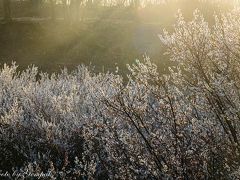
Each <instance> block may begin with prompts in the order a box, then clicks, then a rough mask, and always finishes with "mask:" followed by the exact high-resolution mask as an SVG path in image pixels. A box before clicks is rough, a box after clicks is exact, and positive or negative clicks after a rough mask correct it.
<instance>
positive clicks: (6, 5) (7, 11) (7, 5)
mask: <svg viewBox="0 0 240 180" xmlns="http://www.w3.org/2000/svg"><path fill="white" fill-rule="evenodd" d="M3 9H4V19H5V20H6V21H9V20H11V2H10V0H3Z"/></svg>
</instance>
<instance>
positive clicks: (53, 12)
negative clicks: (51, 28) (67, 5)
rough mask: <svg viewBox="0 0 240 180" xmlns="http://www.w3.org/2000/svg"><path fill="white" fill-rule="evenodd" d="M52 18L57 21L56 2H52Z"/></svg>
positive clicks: (53, 0)
mask: <svg viewBox="0 0 240 180" xmlns="http://www.w3.org/2000/svg"><path fill="white" fill-rule="evenodd" d="M50 3H51V18H52V20H56V15H55V0H51V1H50Z"/></svg>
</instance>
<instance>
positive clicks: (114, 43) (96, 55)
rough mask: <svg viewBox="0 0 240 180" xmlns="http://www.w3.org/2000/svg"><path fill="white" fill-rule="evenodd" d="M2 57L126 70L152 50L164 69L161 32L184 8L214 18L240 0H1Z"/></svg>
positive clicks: (46, 66) (23, 63)
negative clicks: (129, 65)
mask: <svg viewBox="0 0 240 180" xmlns="http://www.w3.org/2000/svg"><path fill="white" fill-rule="evenodd" d="M1 1H2V2H0V17H1V16H2V21H1V23H0V62H9V63H11V62H12V61H16V62H17V63H18V64H19V65H20V67H27V66H28V65H29V64H36V65H37V66H38V67H40V68H41V69H42V70H43V71H48V72H53V71H58V70H59V69H60V68H59V67H61V68H62V67H63V66H67V67H69V68H73V67H75V66H76V65H78V64H81V63H84V64H86V65H89V64H92V65H94V66H95V70H96V71H103V70H104V71H106V70H112V71H113V70H115V66H119V67H120V70H121V71H122V72H123V73H126V66H125V64H126V63H131V62H133V61H134V60H135V59H137V58H139V59H142V55H143V54H145V53H146V54H147V55H149V56H150V57H151V58H152V60H153V61H154V62H155V63H156V64H158V65H159V66H160V69H161V70H162V71H163V70H164V68H165V67H167V66H169V65H170V62H169V61H168V60H167V58H166V57H165V56H163V52H164V51H165V50H164V46H162V45H161V43H160V41H159V38H158V34H159V33H161V32H162V29H163V28H165V29H167V30H172V29H173V24H174V22H175V20H176V19H175V15H176V13H177V11H178V9H181V11H182V13H183V15H184V17H185V18H187V19H191V18H192V12H193V11H194V10H195V9H196V8H198V9H199V10H200V11H201V12H202V13H203V14H204V17H205V18H206V20H207V21H208V22H209V23H212V22H213V20H214V18H213V14H214V13H219V12H225V11H227V10H229V9H232V8H233V6H234V5H236V3H237V1H234V0H232V1H227V0H226V1H215V0H210V1H209V0H205V1H204V0H203V1H202V0H201V1H199V0H180V1H178V0H165V1H163V0H152V1H151V0H149V1H147V0H146V1H145V0H89V1H86V0H62V1H61V0H1Z"/></svg>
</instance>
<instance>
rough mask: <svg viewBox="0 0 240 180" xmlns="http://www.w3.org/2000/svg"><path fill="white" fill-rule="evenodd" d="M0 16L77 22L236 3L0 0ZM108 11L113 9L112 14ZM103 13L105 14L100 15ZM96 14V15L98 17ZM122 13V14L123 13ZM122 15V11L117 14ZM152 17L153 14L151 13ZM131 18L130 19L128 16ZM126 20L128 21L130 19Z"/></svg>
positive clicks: (221, 7)
mask: <svg viewBox="0 0 240 180" xmlns="http://www.w3.org/2000/svg"><path fill="white" fill-rule="evenodd" d="M1 1H2V3H1V6H0V14H2V16H3V18H4V20H6V21H9V20H11V19H12V18H13V17H14V18H15V17H39V18H51V19H53V20H56V19H57V18H58V19H65V20H81V19H84V18H98V17H99V15H100V14H101V15H103V16H104V17H105V18H106V17H108V16H110V17H112V16H114V15H116V12H117V11H118V10H127V15H126V16H121V17H122V18H129V17H128V16H131V15H132V14H135V15H137V14H138V12H139V10H142V9H145V10H146V9H148V10H149V9H150V11H149V12H150V14H151V12H152V11H154V12H156V11H159V12H165V15H166V16H167V15H168V14H167V12H169V13H172V12H173V11H172V9H174V10H176V9H186V10H188V9H189V10H190V11H189V12H192V10H193V9H196V8H200V9H201V10H204V11H206V12H207V13H209V12H214V11H219V10H225V9H229V8H230V7H231V6H233V5H234V4H236V2H237V1H236V0H230V1H226V0H220V1H217V0H1ZM112 10H115V11H114V12H113V11H112ZM104 12H105V14H104ZM99 13H100V14H99ZM124 13H126V11H124ZM117 14H118V15H119V14H121V15H122V14H123V11H120V13H119V12H117ZM151 15H154V14H151ZM211 15H212V14H211ZM131 17H132V16H131ZM131 17H130V18H131Z"/></svg>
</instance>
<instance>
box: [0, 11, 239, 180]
mask: <svg viewBox="0 0 240 180" xmlns="http://www.w3.org/2000/svg"><path fill="white" fill-rule="evenodd" d="M239 19H240V10H239V9H234V10H233V11H232V12H230V13H227V14H225V15H221V16H216V17H215V24H214V26H213V27H212V28H210V27H209V26H208V23H207V22H206V21H205V20H204V18H203V17H202V15H201V13H199V12H198V11H196V12H195V13H194V18H193V20H192V21H190V22H187V21H185V20H184V19H183V17H182V15H181V13H180V12H179V15H178V20H177V23H176V24H175V28H174V32H173V33H168V32H167V31H165V32H164V33H163V34H162V35H160V39H161V40H162V42H163V43H164V44H165V45H166V46H167V49H168V50H167V53H168V54H169V57H170V59H171V60H173V61H175V62H176V63H177V66H176V67H175V68H171V69H170V72H171V73H170V74H168V75H161V74H159V73H158V71H157V66H156V65H154V64H153V63H151V62H150V60H149V58H147V57H146V58H145V60H144V61H143V62H140V61H136V63H135V64H133V65H131V66H128V67H129V75H128V82H127V83H123V80H122V77H121V76H120V75H118V74H113V73H100V74H94V73H93V72H91V71H90V70H88V69H87V68H86V67H84V66H79V67H78V69H77V70H76V71H75V72H72V73H68V72H67V70H66V69H65V70H63V71H62V73H60V74H53V75H51V76H50V75H48V74H40V77H38V78H37V79H36V75H37V73H38V72H37V68H35V67H32V68H28V69H27V70H25V71H23V72H22V73H21V74H19V73H17V72H16V66H15V65H12V66H7V65H5V66H4V68H3V69H1V71H0V86H1V89H0V115H1V116H0V117H1V118H0V141H1V146H0V152H1V154H0V156H1V158H0V159H1V161H0V169H1V170H3V171H9V172H11V171H14V170H17V171H19V172H24V171H27V170H28V171H29V172H35V173H36V172H41V171H43V172H51V174H52V176H53V177H61V178H66V179H71V178H72V179H74V177H78V178H79V179H86V178H87V179H100V178H102V179H238V178H239V176H240V173H239V170H240V169H239V163H240V161H239V160H240V159H239V158H240V157H239V153H240V152H239V151H240V146H239V143H240V142H239V141H240V140H239V138H240V137H239V132H240V124H239V120H240V114H239V106H240V91H239V90H240V87H239V86H240V81H239V80H240V78H239V74H240V69H239V68H240V66H239V65H240V64H239V63H240V59H239V57H240V48H239V43H240V39H239V33H240V21H239Z"/></svg>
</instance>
